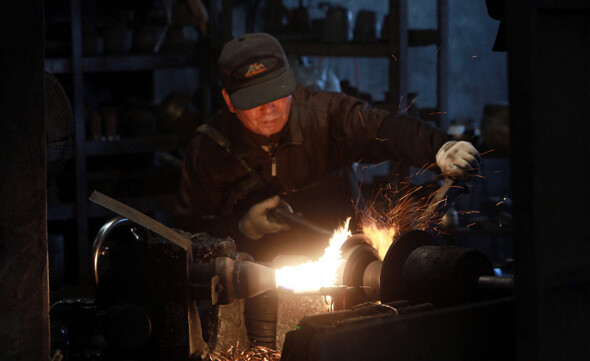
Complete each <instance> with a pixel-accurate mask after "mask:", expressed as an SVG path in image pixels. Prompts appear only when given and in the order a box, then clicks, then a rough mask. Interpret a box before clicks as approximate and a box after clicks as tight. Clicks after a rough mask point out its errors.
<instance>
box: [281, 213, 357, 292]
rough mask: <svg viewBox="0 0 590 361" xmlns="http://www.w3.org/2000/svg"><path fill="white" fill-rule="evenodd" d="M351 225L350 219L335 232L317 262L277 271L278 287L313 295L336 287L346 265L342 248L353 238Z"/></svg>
mask: <svg viewBox="0 0 590 361" xmlns="http://www.w3.org/2000/svg"><path fill="white" fill-rule="evenodd" d="M349 223H350V218H349V219H347V220H346V223H345V224H344V225H343V226H342V227H341V228H338V229H337V230H336V231H335V232H334V235H333V236H332V238H331V239H330V245H329V246H328V247H327V248H326V249H325V250H324V254H323V255H322V256H321V257H320V258H319V259H318V260H317V261H309V262H306V263H302V264H299V265H297V266H288V267H283V268H280V269H277V270H276V272H275V278H276V282H277V287H282V288H287V289H290V290H293V291H295V293H311V292H318V291H319V290H320V288H322V287H330V286H334V285H336V282H337V280H338V274H339V272H338V271H339V269H340V267H341V266H343V265H344V260H343V259H342V255H341V251H340V247H341V246H342V244H343V243H344V242H345V241H346V240H347V239H348V238H349V237H350V236H351V232H350V230H348V224H349Z"/></svg>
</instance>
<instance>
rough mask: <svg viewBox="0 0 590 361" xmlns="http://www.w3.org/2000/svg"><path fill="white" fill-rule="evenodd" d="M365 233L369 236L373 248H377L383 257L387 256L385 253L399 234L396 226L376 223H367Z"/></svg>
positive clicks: (364, 228)
mask: <svg viewBox="0 0 590 361" xmlns="http://www.w3.org/2000/svg"><path fill="white" fill-rule="evenodd" d="M363 233H364V234H365V235H366V236H367V237H369V239H370V240H371V243H372V246H373V248H375V249H376V250H377V252H378V253H379V257H380V258H381V259H383V258H385V254H386V253H387V250H388V249H389V247H390V246H391V243H392V242H393V238H394V237H395V235H396V234H397V232H396V228H395V227H380V226H379V225H377V224H376V223H370V224H367V225H365V226H364V227H363Z"/></svg>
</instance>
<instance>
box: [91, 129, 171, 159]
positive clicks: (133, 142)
mask: <svg viewBox="0 0 590 361" xmlns="http://www.w3.org/2000/svg"><path fill="white" fill-rule="evenodd" d="M179 148H180V137H179V136H178V135H176V134H158V135H153V136H146V137H138V138H121V139H119V140H113V141H88V142H86V147H85V151H86V155H87V156H99V155H116V154H134V153H145V152H152V151H158V150H160V151H166V150H177V149H179Z"/></svg>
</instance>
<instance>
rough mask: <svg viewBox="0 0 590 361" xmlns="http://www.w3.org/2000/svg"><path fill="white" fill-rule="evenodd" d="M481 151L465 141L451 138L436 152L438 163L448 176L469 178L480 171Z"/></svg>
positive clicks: (460, 178) (461, 178)
mask: <svg viewBox="0 0 590 361" xmlns="http://www.w3.org/2000/svg"><path fill="white" fill-rule="evenodd" d="M479 159H480V156H479V152H478V151H477V149H475V147H474V146H473V145H472V144H471V143H469V142H465V141H459V142H457V141H454V140H451V141H449V142H446V143H445V144H443V146H442V147H440V149H439V150H438V153H436V164H437V165H438V167H439V168H440V169H441V170H442V172H443V174H444V175H445V176H446V177H448V178H453V179H458V180H468V179H469V176H470V175H471V174H476V173H477V172H478V171H479Z"/></svg>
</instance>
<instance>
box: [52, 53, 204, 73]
mask: <svg viewBox="0 0 590 361" xmlns="http://www.w3.org/2000/svg"><path fill="white" fill-rule="evenodd" d="M198 62H199V60H198V58H197V56H195V55H186V54H184V55H183V54H181V55H179V54H129V55H104V56H94V57H85V58H83V59H82V68H83V71H84V72H85V73H98V72H113V71H138V70H153V69H158V68H181V67H195V66H197V65H198ZM45 70H47V71H48V72H50V73H52V74H69V73H71V72H72V59H71V58H47V59H45Z"/></svg>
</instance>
